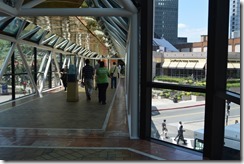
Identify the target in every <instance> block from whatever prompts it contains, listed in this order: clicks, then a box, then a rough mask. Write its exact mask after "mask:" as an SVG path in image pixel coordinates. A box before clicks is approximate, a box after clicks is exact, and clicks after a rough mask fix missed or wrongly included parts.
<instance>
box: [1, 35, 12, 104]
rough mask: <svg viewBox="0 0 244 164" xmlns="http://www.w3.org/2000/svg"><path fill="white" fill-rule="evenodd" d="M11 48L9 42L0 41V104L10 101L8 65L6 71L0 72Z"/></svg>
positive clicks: (10, 90)
mask: <svg viewBox="0 0 244 164" xmlns="http://www.w3.org/2000/svg"><path fill="white" fill-rule="evenodd" d="M10 47H11V42H8V41H5V40H1V39H0V71H4V73H3V76H2V79H1V81H0V103H1V102H4V101H7V100H11V99H12V96H11V92H12V89H11V82H12V79H11V67H10V63H9V66H8V67H7V68H6V70H2V67H3V64H4V62H5V59H6V57H7V55H8V52H9V49H10Z"/></svg>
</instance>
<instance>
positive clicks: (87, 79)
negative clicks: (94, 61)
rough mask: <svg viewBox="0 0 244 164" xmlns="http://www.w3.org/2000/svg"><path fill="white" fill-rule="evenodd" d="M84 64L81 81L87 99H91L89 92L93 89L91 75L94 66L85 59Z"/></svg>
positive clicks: (92, 74)
mask: <svg viewBox="0 0 244 164" xmlns="http://www.w3.org/2000/svg"><path fill="white" fill-rule="evenodd" d="M85 63H86V65H85V66H84V67H83V68H82V77H81V80H82V83H84V84H85V91H86V97H87V100H91V94H92V91H93V76H94V68H93V67H92V66H91V65H90V60H89V59H86V60H85Z"/></svg>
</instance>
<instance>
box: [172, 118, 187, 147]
mask: <svg viewBox="0 0 244 164" xmlns="http://www.w3.org/2000/svg"><path fill="white" fill-rule="evenodd" d="M183 132H185V130H184V129H183V125H182V122H181V121H180V122H179V125H178V134H177V136H176V137H175V139H174V140H175V141H176V139H177V138H178V139H177V144H179V141H180V140H181V141H183V143H184V145H186V144H187V143H186V140H185V139H184V135H183Z"/></svg>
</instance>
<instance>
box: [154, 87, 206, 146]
mask: <svg viewBox="0 0 244 164" xmlns="http://www.w3.org/2000/svg"><path fill="white" fill-rule="evenodd" d="M204 113H205V94H203V93H194V92H186V91H177V90H170V89H158V88H153V90H152V125H151V137H152V138H155V139H158V140H162V141H165V142H169V143H172V144H177V143H178V145H180V146H185V147H188V148H191V149H193V148H194V144H195V143H194V132H195V131H197V130H199V129H203V128H204ZM164 120H166V125H167V130H164V129H163V126H162V125H163V122H164ZM180 121H181V123H182V125H183V130H184V132H183V138H184V139H182V140H181V139H180V138H181V137H176V136H177V135H178V128H179V122H180ZM180 134H181V133H180ZM180 136H181V135H180ZM184 140H185V141H184ZM184 142H186V144H184Z"/></svg>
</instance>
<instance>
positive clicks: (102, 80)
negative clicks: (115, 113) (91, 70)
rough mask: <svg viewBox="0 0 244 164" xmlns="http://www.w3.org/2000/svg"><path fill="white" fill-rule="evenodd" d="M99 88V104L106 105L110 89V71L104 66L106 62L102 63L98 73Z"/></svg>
mask: <svg viewBox="0 0 244 164" xmlns="http://www.w3.org/2000/svg"><path fill="white" fill-rule="evenodd" d="M96 77H97V87H98V102H99V103H101V104H103V105H105V104H106V92H107V88H108V78H109V70H108V69H107V68H106V67H105V66H104V62H103V61H101V62H100V67H99V68H98V69H97V71H96Z"/></svg>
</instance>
